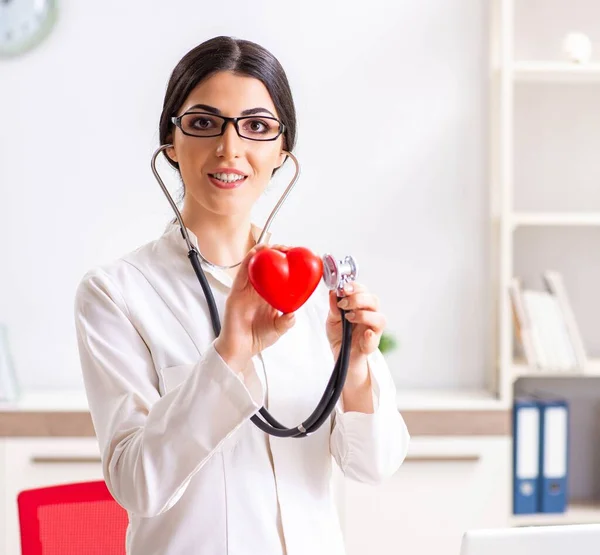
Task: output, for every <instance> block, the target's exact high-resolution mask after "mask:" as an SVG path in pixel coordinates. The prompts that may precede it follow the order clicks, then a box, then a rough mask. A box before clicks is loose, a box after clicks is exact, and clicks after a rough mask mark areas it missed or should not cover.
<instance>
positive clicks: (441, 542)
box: [343, 437, 511, 555]
mask: <svg viewBox="0 0 600 555" xmlns="http://www.w3.org/2000/svg"><path fill="white" fill-rule="evenodd" d="M510 449H511V440H510V438H508V437H490V438H488V437H477V438H462V437H444V438H433V437H432V438H412V439H411V443H410V449H409V455H408V456H407V459H406V460H405V462H404V463H403V465H402V466H401V467H400V469H399V470H398V472H397V473H396V474H395V475H394V476H393V477H392V478H391V479H389V480H388V481H386V482H385V483H383V484H381V485H377V486H372V485H367V484H360V483H357V482H354V481H352V480H345V490H344V514H343V522H344V534H345V541H346V549H347V553H348V555H370V554H373V553H376V554H377V555H404V554H406V555H414V554H419V555H458V554H459V552H460V542H461V539H462V535H463V533H464V532H465V531H466V530H467V529H470V528H493V527H502V526H507V525H508V518H509V514H510V499H511V496H510V491H511V489H510V487H511V486H510V484H511V477H510V473H511V467H510V452H511V451H510Z"/></svg>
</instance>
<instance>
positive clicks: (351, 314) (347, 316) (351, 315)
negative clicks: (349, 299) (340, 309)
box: [346, 312, 354, 320]
mask: <svg viewBox="0 0 600 555" xmlns="http://www.w3.org/2000/svg"><path fill="white" fill-rule="evenodd" d="M346 318H348V320H352V318H354V312H348V313H347V314H346Z"/></svg>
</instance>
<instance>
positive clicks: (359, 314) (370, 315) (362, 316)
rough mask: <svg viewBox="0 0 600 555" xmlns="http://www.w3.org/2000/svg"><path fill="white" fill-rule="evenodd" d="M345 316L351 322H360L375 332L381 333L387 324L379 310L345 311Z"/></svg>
mask: <svg viewBox="0 0 600 555" xmlns="http://www.w3.org/2000/svg"><path fill="white" fill-rule="evenodd" d="M346 318H347V319H348V320H349V321H350V322H352V323H353V324H362V325H363V326H367V327H368V328H371V329H372V330H373V331H374V332H375V333H382V332H383V330H384V329H385V326H386V324H387V322H386V318H385V316H384V315H383V314H382V313H381V312H372V311H370V310H353V311H351V312H348V313H346Z"/></svg>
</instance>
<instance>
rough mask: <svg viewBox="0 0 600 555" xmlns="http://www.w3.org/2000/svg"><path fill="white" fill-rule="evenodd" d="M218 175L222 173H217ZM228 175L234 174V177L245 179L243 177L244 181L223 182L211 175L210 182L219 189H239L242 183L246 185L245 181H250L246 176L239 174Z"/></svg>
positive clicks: (209, 175)
mask: <svg viewBox="0 0 600 555" xmlns="http://www.w3.org/2000/svg"><path fill="white" fill-rule="evenodd" d="M217 173H220V172H217ZM223 173H224V172H223ZM227 173H228V174H229V175H232V174H233V175H240V176H243V177H242V179H236V180H235V181H222V180H221V179H218V178H217V177H215V174H213V173H209V174H208V179H209V180H210V182H211V183H212V184H213V185H215V186H216V187H218V188H219V189H237V188H238V187H240V186H241V185H242V183H244V181H246V179H248V176H247V175H244V174H242V173H239V172H227Z"/></svg>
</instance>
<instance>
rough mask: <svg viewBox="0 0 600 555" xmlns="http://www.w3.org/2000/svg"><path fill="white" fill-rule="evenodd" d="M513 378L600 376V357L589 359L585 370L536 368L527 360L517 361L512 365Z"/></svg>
mask: <svg viewBox="0 0 600 555" xmlns="http://www.w3.org/2000/svg"><path fill="white" fill-rule="evenodd" d="M512 370H513V374H512V375H513V380H516V379H518V378H595V377H600V359H590V360H588V363H587V366H586V367H585V370H584V371H583V372H579V371H577V372H575V371H572V370H564V371H555V372H551V371H547V370H534V369H532V368H530V367H529V366H527V364H526V363H525V361H516V362H515V363H514V364H513V367H512Z"/></svg>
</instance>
